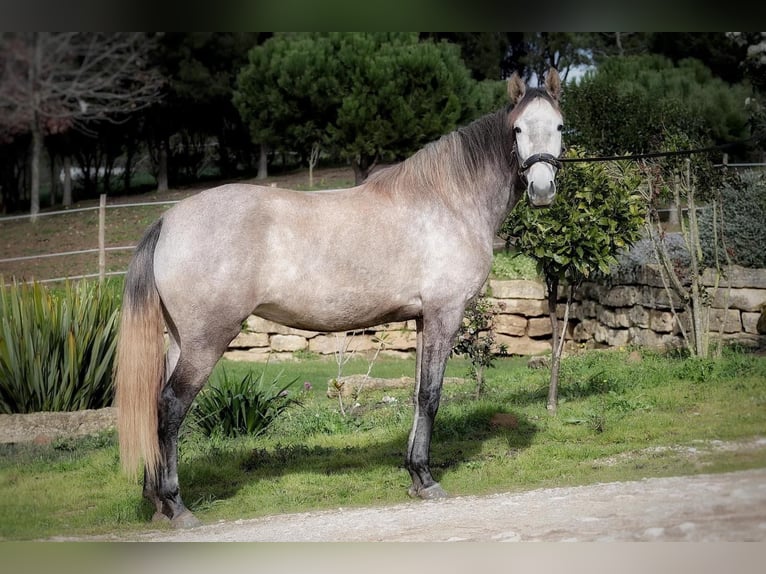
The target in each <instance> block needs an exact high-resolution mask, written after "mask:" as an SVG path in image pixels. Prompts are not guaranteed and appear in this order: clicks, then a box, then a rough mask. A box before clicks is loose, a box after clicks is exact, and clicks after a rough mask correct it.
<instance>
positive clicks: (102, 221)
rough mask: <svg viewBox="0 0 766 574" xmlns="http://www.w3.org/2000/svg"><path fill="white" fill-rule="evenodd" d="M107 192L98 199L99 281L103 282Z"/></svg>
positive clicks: (104, 272)
mask: <svg viewBox="0 0 766 574" xmlns="http://www.w3.org/2000/svg"><path fill="white" fill-rule="evenodd" d="M105 228H106V194H105V193H102V194H101V196H100V197H99V201H98V282H99V283H103V282H104V277H105V276H106V246H105V243H106V241H105V237H106V229H105Z"/></svg>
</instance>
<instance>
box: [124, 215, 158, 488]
mask: <svg viewBox="0 0 766 574" xmlns="http://www.w3.org/2000/svg"><path fill="white" fill-rule="evenodd" d="M161 229H162V219H160V220H158V221H157V222H156V223H155V224H154V225H152V226H151V227H150V228H149V229H148V230H147V231H146V234H145V235H144V237H143V239H141V242H140V243H139V244H138V247H136V251H135V254H134V255H133V260H132V261H131V263H130V267H129V268H128V274H127V276H126V278H125V291H124V294H123V301H122V316H121V320H120V334H119V341H118V344H117V357H116V368H115V387H116V391H115V403H116V405H117V429H118V432H119V437H120V459H121V461H122V468H123V470H124V471H125V472H126V473H127V474H128V475H129V476H131V477H135V476H136V474H137V472H138V469H139V467H140V463H141V461H143V462H144V464H145V465H146V468H147V471H148V472H149V473H150V474H151V475H154V474H155V473H156V471H157V468H158V466H159V464H160V446H159V440H158V434H157V430H158V429H157V427H158V419H157V408H158V402H159V394H160V391H161V388H162V383H163V380H164V376H165V373H164V370H165V360H164V355H165V344H164V336H163V329H164V319H163V317H162V306H161V303H160V296H159V293H158V292H157V286H156V284H155V280H154V249H155V247H156V245H157V240H158V239H159V236H160V231H161Z"/></svg>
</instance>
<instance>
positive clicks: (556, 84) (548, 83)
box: [545, 68, 561, 101]
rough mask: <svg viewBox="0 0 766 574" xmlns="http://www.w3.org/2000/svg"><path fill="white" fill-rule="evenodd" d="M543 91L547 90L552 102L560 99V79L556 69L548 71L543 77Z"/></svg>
mask: <svg viewBox="0 0 766 574" xmlns="http://www.w3.org/2000/svg"><path fill="white" fill-rule="evenodd" d="M545 89H546V90H548V93H549V94H550V95H551V97H552V98H553V99H554V100H556V101H559V98H560V97H561V78H559V73H558V70H556V68H551V69H550V70H548V74H547V75H546V76H545Z"/></svg>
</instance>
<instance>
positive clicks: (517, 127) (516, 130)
mask: <svg viewBox="0 0 766 574" xmlns="http://www.w3.org/2000/svg"><path fill="white" fill-rule="evenodd" d="M513 131H515V132H516V133H517V134H520V133H521V128H520V127H519V126H516V127H515V128H513Z"/></svg>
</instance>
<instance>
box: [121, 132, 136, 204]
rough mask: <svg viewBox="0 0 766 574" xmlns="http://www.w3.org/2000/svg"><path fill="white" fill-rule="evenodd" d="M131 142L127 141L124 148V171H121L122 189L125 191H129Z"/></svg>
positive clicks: (131, 158) (131, 165)
mask: <svg viewBox="0 0 766 574" xmlns="http://www.w3.org/2000/svg"><path fill="white" fill-rule="evenodd" d="M133 149H134V148H133V144H132V143H128V145H127V148H126V150H125V171H124V172H122V189H123V191H124V192H125V193H129V192H130V178H131V173H130V172H131V171H133V153H134V151H133Z"/></svg>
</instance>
